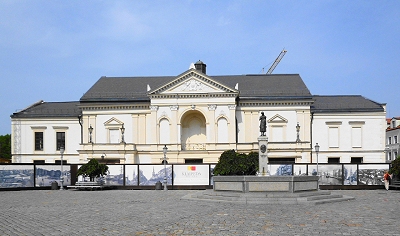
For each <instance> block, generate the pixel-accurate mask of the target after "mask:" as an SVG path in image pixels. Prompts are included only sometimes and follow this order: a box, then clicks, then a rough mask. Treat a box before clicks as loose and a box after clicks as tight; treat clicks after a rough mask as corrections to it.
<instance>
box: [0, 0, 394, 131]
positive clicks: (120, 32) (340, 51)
mask: <svg viewBox="0 0 400 236" xmlns="http://www.w3.org/2000/svg"><path fill="white" fill-rule="evenodd" d="M399 15H400V1H386V0H379V1H372V0H371V1H357V0H353V1H348V0H342V1H328V0H325V1H320V0H318V1H301V0H293V1H285V0H276V1H265V0H262V1H256V0H254V1H248V0H243V1H222V0H221V1H212V0H209V1H207V0H204V1H184V0H182V1H91V0H87V1H78V0H76V1H75V0H69V1H65V0H53V1H41V0H36V1H28V0H26V1H19V0H9V1H8V0H0V81H1V85H0V98H1V102H0V135H4V134H9V133H11V121H10V115H11V114H12V113H13V112H16V111H18V110H21V109H23V108H25V107H27V106H29V105H31V104H33V103H35V102H36V101H39V100H44V101H47V102H56V101H78V100H79V99H80V97H81V96H82V95H83V94H84V93H85V92H86V91H87V90H88V89H89V88H90V87H91V86H92V85H93V84H94V83H95V82H96V81H97V80H98V79H99V78H100V77H101V76H157V75H168V76H171V75H172V76H173V75H179V74H180V73H182V72H184V71H185V70H187V69H188V68H189V65H190V63H192V62H196V61H197V60H202V61H203V62H204V63H206V64H207V74H208V75H211V76H212V75H233V74H257V73H261V72H262V69H263V68H265V69H264V70H265V71H267V70H268V68H269V67H270V66H271V64H272V63H273V61H274V60H275V58H276V57H277V56H278V55H279V53H280V51H281V50H282V49H283V48H285V49H286V50H287V53H286V55H285V56H284V58H283V59H282V61H281V62H280V64H279V65H278V66H277V67H276V69H275V70H274V72H273V73H274V74H292V73H294V74H300V76H301V77H302V78H303V80H304V82H305V83H306V85H307V86H308V88H309V89H310V91H311V93H312V94H314V95H343V94H346V95H355V94H356V95H363V96H364V97H366V98H369V99H371V100H373V101H376V102H379V103H386V104H387V117H393V116H400V102H399V101H400V99H399V98H400V95H399V89H398V87H399V85H398V84H399V83H400V80H399V74H400V73H399V72H400V71H399V70H400V69H399V68H400V66H399V62H400V60H399V59H400V43H399V42H400V17H399Z"/></svg>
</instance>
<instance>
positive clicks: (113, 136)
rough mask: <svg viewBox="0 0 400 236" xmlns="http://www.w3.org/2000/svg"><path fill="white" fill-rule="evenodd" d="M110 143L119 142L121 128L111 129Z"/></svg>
mask: <svg viewBox="0 0 400 236" xmlns="http://www.w3.org/2000/svg"><path fill="white" fill-rule="evenodd" d="M109 132H110V133H109V134H110V143H119V130H118V129H110V130H109Z"/></svg>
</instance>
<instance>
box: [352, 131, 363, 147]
mask: <svg viewBox="0 0 400 236" xmlns="http://www.w3.org/2000/svg"><path fill="white" fill-rule="evenodd" d="M351 144H352V147H361V127H352V128H351Z"/></svg>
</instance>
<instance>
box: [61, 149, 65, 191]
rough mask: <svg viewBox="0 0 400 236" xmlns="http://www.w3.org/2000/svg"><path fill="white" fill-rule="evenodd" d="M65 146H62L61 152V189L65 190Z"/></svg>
mask: <svg viewBox="0 0 400 236" xmlns="http://www.w3.org/2000/svg"><path fill="white" fill-rule="evenodd" d="M64 151H65V150H64V147H60V153H61V175H60V182H61V187H60V190H64V187H63V185H64V176H63V155H64Z"/></svg>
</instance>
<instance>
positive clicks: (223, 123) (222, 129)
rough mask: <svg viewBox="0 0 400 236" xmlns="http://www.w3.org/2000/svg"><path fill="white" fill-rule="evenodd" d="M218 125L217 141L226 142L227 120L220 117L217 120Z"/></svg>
mask: <svg viewBox="0 0 400 236" xmlns="http://www.w3.org/2000/svg"><path fill="white" fill-rule="evenodd" d="M217 127H218V133H217V134H218V136H217V137H218V141H217V142H218V143H227V142H228V121H227V120H226V119H225V118H220V119H218V121H217Z"/></svg>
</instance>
